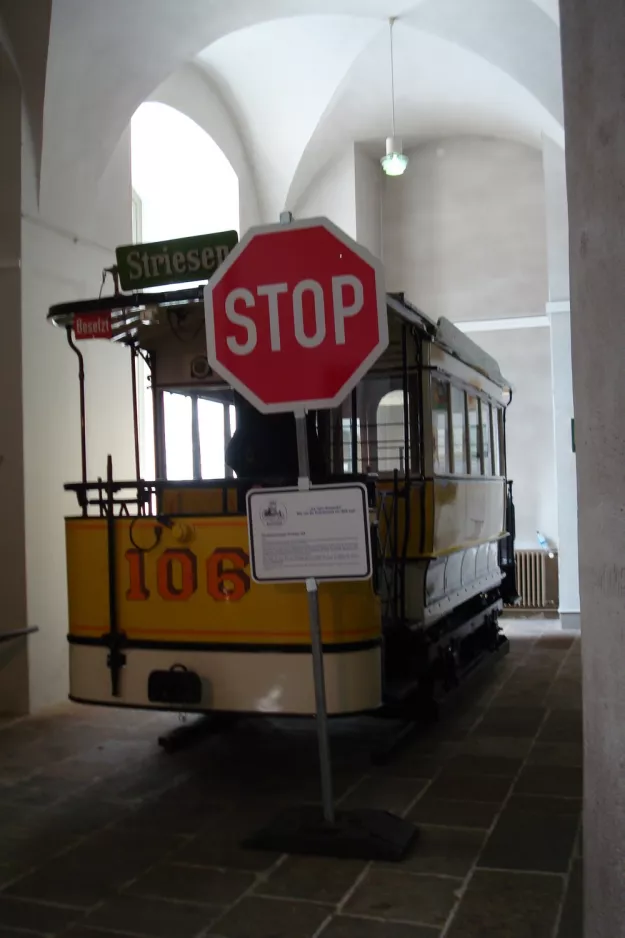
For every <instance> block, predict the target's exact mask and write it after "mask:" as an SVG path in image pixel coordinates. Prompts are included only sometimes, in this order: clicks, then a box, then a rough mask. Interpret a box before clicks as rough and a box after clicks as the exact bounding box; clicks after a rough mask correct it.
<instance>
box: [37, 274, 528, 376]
mask: <svg viewBox="0 0 625 938" xmlns="http://www.w3.org/2000/svg"><path fill="white" fill-rule="evenodd" d="M386 303H387V309H388V311H389V313H393V314H395V315H396V316H399V317H400V318H401V319H403V320H404V321H405V322H407V323H409V324H410V325H412V326H414V327H415V328H417V329H418V330H419V331H420V332H422V333H423V334H424V337H426V338H427V339H429V341H431V342H434V343H436V344H437V345H439V346H440V347H441V348H444V349H445V350H446V351H447V352H449V353H450V354H451V355H453V356H454V357H455V358H458V359H459V360H460V361H462V362H464V364H465V365H468V366H469V367H471V368H474V369H475V370H476V371H478V372H480V374H482V375H484V377H485V378H488V379H489V380H490V381H492V382H493V383H494V384H496V385H497V386H498V387H500V388H504V389H511V385H510V382H508V381H506V380H505V378H504V377H503V375H502V373H501V370H500V368H499V365H498V364H497V362H496V361H495V359H494V358H493V357H492V356H491V355H489V354H488V353H487V352H485V351H484V350H483V349H482V348H480V346H479V345H477V343H476V342H473V340H472V339H470V338H469V337H468V336H467V335H466V334H465V333H464V332H462V331H461V330H460V329H458V327H457V326H455V325H454V324H453V323H452V322H450V321H449V319H446V318H445V317H441V318H440V319H439V320H438V322H436V321H435V320H434V319H431V318H430V317H429V316H428V315H427V314H426V313H424V312H423V311H422V310H420V309H418V307H416V306H414V305H413V304H412V303H410V302H409V301H408V300H406V298H405V296H404V294H403V293H387V294H386ZM203 304H204V286H203V285H202V286H201V287H192V288H187V289H184V290H167V291H160V292H154V293H118V294H114V295H113V296H104V297H99V298H98V299H92V300H76V301H74V302H70V303H59V304H56V305H55V306H51V307H50V310H49V312H48V316H47V318H48V320H49V321H50V322H51V323H53V325H55V326H60V327H65V328H71V327H72V326H73V324H74V317H75V316H76V315H88V314H89V313H93V314H95V313H103V312H110V313H111V320H112V330H113V339H112V341H114V342H115V341H117V342H121V343H128V342H130V341H132V340H133V339H137V338H139V333H140V331H143V330H144V329H146V328H149V326H150V321H149V320H150V318H151V317H152V316H153V314H154V311H156V310H158V309H159V308H161V307H162V308H165V309H173V308H176V307H178V308H180V307H182V306H197V305H202V306H203ZM139 344H140V339H139Z"/></svg>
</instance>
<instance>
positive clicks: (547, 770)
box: [514, 765, 582, 798]
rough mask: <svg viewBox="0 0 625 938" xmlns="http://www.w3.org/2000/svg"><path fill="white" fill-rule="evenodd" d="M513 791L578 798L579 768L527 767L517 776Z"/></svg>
mask: <svg viewBox="0 0 625 938" xmlns="http://www.w3.org/2000/svg"><path fill="white" fill-rule="evenodd" d="M514 791H515V792H516V793H518V794H526V795H554V796H555V797H564V798H579V797H581V795H582V769H581V766H580V767H578V766H564V765H527V766H525V768H524V769H523V770H522V772H521V774H520V775H519V777H518V779H517V781H516V784H515V786H514Z"/></svg>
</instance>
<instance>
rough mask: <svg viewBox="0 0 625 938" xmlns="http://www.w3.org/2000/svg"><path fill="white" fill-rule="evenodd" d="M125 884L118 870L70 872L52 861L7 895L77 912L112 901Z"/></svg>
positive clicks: (10, 887) (12, 887)
mask: <svg viewBox="0 0 625 938" xmlns="http://www.w3.org/2000/svg"><path fill="white" fill-rule="evenodd" d="M123 882H124V878H123V877H121V878H120V877H119V875H118V874H117V873H116V871H114V870H110V869H105V868H102V867H98V866H94V867H89V868H85V869H82V870H75V869H68V868H67V867H66V866H65V865H64V864H61V863H58V862H57V861H52V863H51V864H50V863H49V864H46V865H45V866H42V867H41V868H40V869H38V870H35V871H34V872H32V873H29V874H27V875H26V876H24V877H22V878H21V879H18V880H17V881H15V882H14V883H12V884H11V885H10V886H8V887H7V888H6V889H5V891H4V893H5V894H6V895H9V896H17V897H18V898H22V899H25V900H27V899H33V900H36V901H39V902H51V903H58V904H60V905H67V906H72V907H74V908H76V909H90V908H91V907H92V906H94V905H96V903H98V902H101V901H102V900H103V899H107V898H109V897H110V896H111V895H112V894H113V893H114V892H115V891H116V890H117V889H118V888H119V887H120V886H121V885H122V884H123Z"/></svg>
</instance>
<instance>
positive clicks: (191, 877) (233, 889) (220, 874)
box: [127, 863, 254, 906]
mask: <svg viewBox="0 0 625 938" xmlns="http://www.w3.org/2000/svg"><path fill="white" fill-rule="evenodd" d="M253 882H254V877H253V875H252V874H250V873H242V872H240V871H238V870H237V871H236V872H235V871H233V870H212V869H206V868H205V867H198V866H182V865H178V864H173V863H161V864H159V865H158V866H155V867H153V868H152V869H151V870H149V871H148V872H147V873H145V874H144V875H143V876H140V877H139V879H137V880H136V882H134V883H132V885H131V886H129V887H128V890H127V892H128V893H129V894H131V895H136V896H149V897H153V898H162V899H176V900H180V901H181V902H200V903H206V904H207V905H220V906H224V905H230V903H231V902H234V901H235V899H238V898H239V896H241V895H242V894H243V893H244V892H245V891H246V889H249V887H250V886H251V885H252V883H253Z"/></svg>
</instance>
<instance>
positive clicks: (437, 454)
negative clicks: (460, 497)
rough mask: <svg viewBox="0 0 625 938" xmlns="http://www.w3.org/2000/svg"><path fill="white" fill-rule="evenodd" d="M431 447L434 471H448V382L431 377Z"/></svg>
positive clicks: (438, 472)
mask: <svg viewBox="0 0 625 938" xmlns="http://www.w3.org/2000/svg"><path fill="white" fill-rule="evenodd" d="M431 394H432V447H433V468H434V472H435V473H437V474H439V475H442V474H444V473H446V472H449V384H448V383H447V381H442V380H441V379H440V378H435V377H432V391H431Z"/></svg>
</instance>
